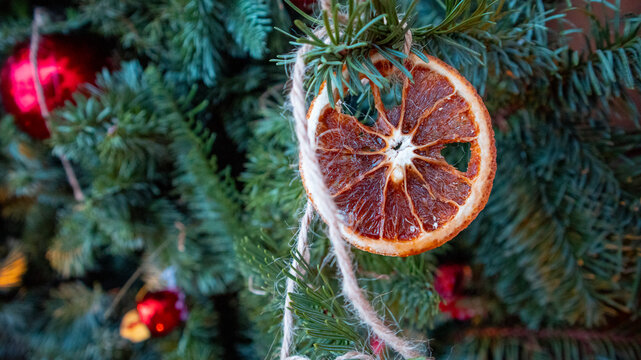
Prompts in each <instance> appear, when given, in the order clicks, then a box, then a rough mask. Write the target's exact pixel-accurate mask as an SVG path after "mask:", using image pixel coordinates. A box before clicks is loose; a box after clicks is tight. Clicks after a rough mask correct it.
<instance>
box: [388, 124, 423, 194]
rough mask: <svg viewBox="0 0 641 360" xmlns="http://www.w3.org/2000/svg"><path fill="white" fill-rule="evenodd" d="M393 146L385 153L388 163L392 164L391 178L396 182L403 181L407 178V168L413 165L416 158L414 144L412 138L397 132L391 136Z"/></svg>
mask: <svg viewBox="0 0 641 360" xmlns="http://www.w3.org/2000/svg"><path fill="white" fill-rule="evenodd" d="M390 141H391V144H392V146H391V147H390V148H389V149H388V150H387V151H386V152H385V156H386V157H387V161H389V162H390V163H391V164H392V174H391V178H392V180H393V181H394V182H399V181H402V180H403V178H405V167H406V166H407V165H410V164H411V163H412V159H413V158H414V157H415V156H416V154H414V149H416V146H414V144H412V138H411V136H409V135H403V134H401V132H400V131H399V130H395V131H394V133H393V134H392V136H391V139H390Z"/></svg>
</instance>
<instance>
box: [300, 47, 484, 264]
mask: <svg viewBox="0 0 641 360" xmlns="http://www.w3.org/2000/svg"><path fill="white" fill-rule="evenodd" d="M425 57H426V58H427V59H429V62H425V61H423V60H422V59H421V58H419V57H418V56H416V55H415V54H410V55H409V57H408V59H407V60H406V61H405V64H404V65H405V67H406V68H407V69H409V71H410V72H411V74H412V81H410V79H409V78H408V77H406V76H403V75H402V73H401V72H400V71H399V70H398V69H397V68H396V67H394V66H393V65H392V64H391V62H390V61H389V60H387V59H385V58H383V57H382V56H381V55H379V54H375V55H373V57H372V62H373V64H374V66H376V68H377V69H378V70H379V72H381V74H382V75H383V76H386V77H395V78H396V77H397V78H402V96H401V99H400V104H399V105H397V106H394V107H391V106H390V107H386V106H385V105H384V103H383V100H382V97H381V90H380V89H379V88H378V87H377V86H376V85H375V84H374V83H373V82H371V81H370V86H371V89H372V95H373V97H374V101H375V104H376V105H375V107H376V110H377V111H378V114H379V116H378V118H377V119H373V120H374V123H373V124H372V125H371V126H368V125H365V124H363V123H361V122H360V121H359V120H358V119H357V118H356V117H354V116H352V115H349V114H346V113H344V112H343V109H342V108H343V107H344V106H342V104H341V103H340V102H336V103H335V104H334V105H335V106H334V107H332V106H331V104H330V97H329V96H328V94H327V93H328V92H327V91H326V89H325V87H326V84H323V85H322V86H321V89H320V91H319V94H318V96H317V97H316V98H315V99H314V101H313V102H312V104H311V106H310V108H309V111H308V112H307V130H308V134H307V136H308V137H309V138H310V139H312V140H313V149H314V150H315V155H316V159H317V161H318V163H319V165H320V170H321V173H322V176H323V179H322V180H323V181H324V183H325V184H324V185H325V186H326V188H327V190H329V195H330V196H331V200H332V201H333V202H334V203H335V205H336V207H337V214H336V215H338V217H339V218H340V219H341V220H342V221H341V231H342V234H343V237H344V238H345V239H346V240H347V241H349V242H350V243H351V244H353V245H354V246H356V247H358V248H360V249H363V250H365V251H369V252H372V253H377V254H381V255H390V256H409V255H414V254H419V253H422V252H424V251H427V250H430V249H433V248H435V247H438V246H440V245H442V244H443V243H445V242H447V241H449V240H450V239H452V238H453V237H454V236H456V235H457V234H458V233H459V232H460V231H461V230H463V229H465V228H466V227H467V226H468V225H469V224H470V223H471V222H472V220H474V218H475V217H476V216H477V215H478V213H479V212H480V211H481V210H482V209H483V207H484V206H485V204H486V203H487V199H488V197H489V195H490V191H491V189H492V182H493V180H494V173H495V171H496V149H495V147H494V131H493V130H492V124H491V121H490V116H489V114H488V112H487V109H486V108H485V104H483V101H482V99H481V98H480V97H479V95H478V94H477V93H476V90H474V88H473V87H472V85H471V84H470V83H469V82H468V81H467V80H466V79H465V78H464V77H463V76H461V74H459V73H458V71H456V70H455V69H453V68H452V67H451V66H449V65H447V64H445V63H444V62H443V61H441V60H439V59H437V58H435V57H432V56H429V55H425ZM348 75H349V74H345V76H346V77H347V76H348ZM363 81H368V80H367V78H363ZM334 92H335V94H334V95H337V94H338V91H337V89H334ZM336 98H337V97H336ZM332 101H334V99H332ZM452 143H459V144H461V145H465V146H468V147H469V149H470V153H471V155H470V160H469V162H468V163H467V164H466V166H465V170H459V169H457V168H456V167H454V166H453V165H451V164H449V163H448V162H447V161H446V159H445V157H444V156H443V155H442V154H441V151H442V150H444V149H445V146H446V145H449V144H452ZM300 167H301V178H302V180H303V185H304V186H305V189H306V190H307V193H308V195H309V198H310V199H311V201H312V202H313V203H314V205H315V206H320V207H319V210H322V209H323V208H326V209H327V208H329V207H328V206H326V205H325V204H326V201H327V200H326V199H325V196H324V193H325V190H324V189H323V187H321V186H320V184H318V182H317V181H308V180H307V177H306V176H307V174H308V173H311V172H312V171H313V170H312V168H310V163H309V162H302V161H301V165H300ZM320 214H321V216H324V214H323V212H322V211H320ZM325 215H327V214H325Z"/></svg>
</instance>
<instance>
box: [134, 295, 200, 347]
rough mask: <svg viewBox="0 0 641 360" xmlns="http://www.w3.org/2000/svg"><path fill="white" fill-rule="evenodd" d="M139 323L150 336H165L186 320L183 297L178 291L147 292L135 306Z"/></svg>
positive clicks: (185, 307) (186, 313)
mask: <svg viewBox="0 0 641 360" xmlns="http://www.w3.org/2000/svg"><path fill="white" fill-rule="evenodd" d="M136 309H137V310H138V314H139V316H140V321H141V322H142V323H143V324H145V325H147V327H148V328H149V331H150V332H151V335H152V336H157V337H158V336H165V335H167V334H169V333H170V332H171V331H172V330H173V329H174V328H175V327H176V326H178V325H180V323H182V322H183V321H185V320H187V315H188V311H187V306H186V305H185V295H184V294H183V293H182V292H180V291H179V290H174V289H171V290H163V291H155V292H148V293H147V294H145V296H144V297H143V299H142V300H141V301H139V302H138V304H137V305H136Z"/></svg>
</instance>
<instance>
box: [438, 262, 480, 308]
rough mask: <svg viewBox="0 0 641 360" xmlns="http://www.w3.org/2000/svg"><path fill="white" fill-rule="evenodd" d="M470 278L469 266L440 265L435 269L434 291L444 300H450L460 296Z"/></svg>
mask: <svg viewBox="0 0 641 360" xmlns="http://www.w3.org/2000/svg"><path fill="white" fill-rule="evenodd" d="M471 278H472V268H470V266H469V265H460V264H448V265H441V266H439V267H438V269H436V277H435V279H434V289H435V290H436V292H437V293H438V294H439V295H441V298H443V299H444V300H446V301H448V300H452V299H454V298H455V297H457V296H459V295H460V294H461V292H462V291H463V288H464V286H465V284H466V283H467V282H469V281H470V279H471Z"/></svg>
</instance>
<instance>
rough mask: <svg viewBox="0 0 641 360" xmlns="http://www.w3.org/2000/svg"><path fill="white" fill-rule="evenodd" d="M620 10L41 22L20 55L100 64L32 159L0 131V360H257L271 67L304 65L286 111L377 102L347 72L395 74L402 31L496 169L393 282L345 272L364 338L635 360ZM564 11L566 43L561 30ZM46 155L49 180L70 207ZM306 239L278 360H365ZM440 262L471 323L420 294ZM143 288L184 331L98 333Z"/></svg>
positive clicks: (274, 344) (632, 136)
mask: <svg viewBox="0 0 641 360" xmlns="http://www.w3.org/2000/svg"><path fill="white" fill-rule="evenodd" d="M623 3H624V1H605V0H598V1H597V0H593V1H590V0H585V1H583V0H577V1H543V0H527V1H524V0H495V1H490V0H443V1H441V0H422V1H398V2H396V1H392V0H369V1H356V0H345V1H333V2H332V12H333V14H332V17H333V18H336V17H337V16H338V13H339V12H342V13H345V14H346V15H347V16H346V22H344V23H339V22H331V21H330V17H329V16H328V14H327V13H323V12H321V11H319V9H318V4H317V5H316V8H315V11H314V12H313V13H312V14H307V13H304V12H303V11H299V10H297V9H294V8H292V6H291V5H292V4H291V3H289V2H288V1H282V0H240V1H232V0H153V1H145V2H140V1H135V0H124V1H120V0H69V1H66V2H64V3H63V4H60V5H57V6H50V5H47V6H50V7H48V8H47V9H46V10H47V22H46V24H45V25H44V27H43V32H44V33H86V32H91V33H94V34H95V35H97V36H100V37H104V38H106V39H108V41H106V42H105V43H109V42H111V43H113V44H115V45H114V49H113V55H112V61H113V62H114V64H113V65H114V66H112V67H111V68H110V69H104V70H103V71H102V72H101V73H99V74H98V77H97V80H96V82H95V84H94V85H87V86H85V87H84V89H83V90H82V91H80V92H78V93H76V94H75V95H74V101H73V102H68V103H67V104H66V105H65V106H64V107H62V108H59V109H55V111H53V112H52V119H51V123H50V127H51V129H52V137H51V138H50V139H48V140H46V141H36V140H33V139H31V138H30V137H29V136H28V135H26V134H24V133H22V132H21V131H19V130H18V129H17V127H16V126H15V125H14V119H13V117H12V116H11V115H9V114H6V112H5V111H4V110H2V109H0V260H1V259H4V258H5V257H8V256H9V254H12V253H15V251H16V250H17V249H19V250H20V251H21V252H23V253H24V254H25V256H26V259H27V262H28V269H27V273H26V274H25V275H24V277H23V279H22V284H21V285H20V286H18V287H6V288H3V287H0V357H1V358H8V359H23V358H60V359H67V358H68V359H105V358H123V359H125V358H127V359H129V358H134V359H156V358H168V359H192V358H193V359H204V358H213V359H220V358H222V359H238V358H247V359H266V358H268V359H271V358H276V357H277V354H278V352H279V348H278V347H279V346H278V344H279V343H280V337H281V335H282V334H281V330H282V329H281V324H280V322H281V319H282V306H283V301H284V291H285V282H286V279H287V278H288V276H291V275H289V273H288V269H289V267H288V266H289V264H290V261H291V259H292V258H293V257H300V254H297V253H296V252H295V251H293V250H292V247H291V244H292V243H293V241H294V238H295V236H296V234H297V228H298V220H299V217H300V216H301V214H302V211H303V207H304V204H305V202H306V195H305V191H304V189H303V187H302V184H301V181H300V178H299V176H298V175H299V174H298V166H297V161H298V160H297V158H298V150H297V144H296V142H295V137H294V134H293V124H292V122H291V113H290V109H289V106H288V104H287V100H286V96H285V94H286V92H287V89H288V85H287V83H286V80H287V75H288V74H287V72H286V71H285V70H284V69H283V67H282V66H275V64H274V63H278V64H279V65H290V64H291V63H292V60H293V59H294V58H293V55H292V54H293V50H294V46H298V45H303V44H309V45H311V46H312V50H311V51H310V52H309V53H308V54H307V56H306V62H307V65H308V69H309V72H308V78H307V79H306V80H307V85H308V89H309V97H310V98H311V97H313V96H314V95H316V94H317V92H318V89H319V88H320V86H321V84H322V83H323V82H326V83H327V84H328V85H329V87H335V88H337V89H338V90H339V92H340V95H341V96H342V97H345V98H347V97H349V96H360V95H362V93H367V91H368V87H367V86H365V85H363V84H362V83H361V82H360V81H358V79H359V74H363V75H366V76H368V77H369V78H370V79H371V80H372V81H373V82H375V83H376V84H377V85H380V86H381V87H383V88H385V87H387V88H389V87H391V85H392V83H391V81H390V80H389V79H386V78H385V77H383V76H382V75H381V74H380V73H378V71H377V70H376V69H375V68H374V67H373V65H372V63H371V61H370V59H369V54H370V51H372V50H376V51H378V52H379V53H381V54H383V55H384V56H385V57H387V58H389V59H391V60H393V63H394V65H395V66H397V67H398V68H399V69H401V70H402V71H406V69H404V67H403V59H404V58H405V57H406V56H405V55H404V54H403V52H402V50H403V43H404V39H405V33H406V31H407V30H408V29H411V31H412V36H413V40H414V43H413V46H412V49H411V50H412V52H414V53H415V54H417V55H419V56H422V54H423V52H425V53H429V54H431V55H434V56H437V57H439V58H441V59H443V60H444V61H445V62H447V63H449V64H450V65H452V66H453V67H455V68H457V69H458V70H459V71H461V73H462V74H464V75H465V76H466V77H467V78H468V79H469V80H470V81H471V82H472V83H473V85H474V86H475V87H476V88H477V89H478V91H479V93H480V94H481V95H482V97H483V99H484V101H485V103H486V104H487V106H488V109H489V111H490V113H491V115H492V118H493V121H494V125H495V132H496V141H497V153H498V159H497V160H498V169H497V174H496V179H495V182H494V187H493V192H492V195H491V198H490V201H489V203H488V205H487V206H486V208H485V210H484V211H483V212H482V213H481V215H480V216H479V217H478V219H477V220H475V222H474V223H472V225H471V226H470V227H469V228H468V229H467V230H465V231H464V232H463V233H461V234H460V235H459V236H458V238H457V239H456V240H454V241H452V242H450V243H448V244H447V245H445V246H443V247H441V248H439V249H436V250H433V251H430V252H428V253H424V254H421V255H417V256H413V257H409V258H389V257H383V256H378V255H373V254H369V253H365V252H362V251H359V250H355V249H354V250H353V251H352V252H353V254H354V258H355V269H356V272H357V275H358V277H359V284H360V285H361V286H362V287H363V288H364V289H365V290H366V291H367V294H368V296H369V299H370V301H372V303H373V305H374V307H375V308H376V310H377V311H378V313H379V315H380V316H381V317H382V318H383V319H384V320H385V321H386V322H387V323H390V324H396V325H398V328H401V329H404V330H403V335H406V336H408V337H410V338H415V339H419V340H422V341H424V342H425V348H426V350H428V351H427V353H428V354H431V355H434V356H435V357H436V358H452V359H476V358H480V359H486V358H487V359H489V358H491V359H636V358H639V357H641V350H640V349H641V338H639V335H638V334H639V331H638V330H639V326H640V325H641V323H640V322H639V315H641V314H640V313H639V308H640V307H641V303H640V302H641V299H640V297H641V258H640V256H639V251H640V249H641V210H640V209H641V170H640V169H641V151H640V147H639V144H640V143H641V131H640V130H639V129H640V128H639V126H640V125H639V112H638V109H637V106H638V104H635V96H636V97H638V91H639V90H641V36H640V35H641V14H638V13H637V14H628V13H625V12H622V11H621V10H620V8H621V6H622V5H624V4H623ZM32 10H33V3H32V2H31V1H27V2H25V3H24V4H23V5H10V6H9V5H8V6H5V5H4V4H3V5H0V56H2V58H3V59H4V58H5V57H6V56H8V55H9V54H10V53H11V49H12V48H13V46H14V45H16V44H18V43H20V42H23V41H27V40H28V39H29V36H30V32H31V17H32ZM577 13H581V14H584V15H585V17H586V19H587V20H588V22H589V26H588V27H578V26H575V25H574V24H572V23H571V21H570V19H571V18H572V16H573V14H577ZM317 26H324V27H326V28H327V29H328V36H327V40H326V41H325V40H324V39H320V38H319V37H318V36H316V35H314V34H313V30H314V28H316V27H317ZM275 29H278V30H280V31H277V30H275ZM290 34H293V35H290ZM577 39H579V42H577ZM288 41H291V43H288ZM578 43H580V44H579V45H577V44H578ZM101 44H102V43H101ZM79 56H81V54H79ZM274 58H277V60H275V61H270V59H274ZM343 68H345V69H346V70H347V73H348V74H350V76H349V78H346V77H344V76H343V75H342V71H341V70H342V69H343ZM364 98H366V97H362V96H361V100H362V99H364ZM637 101H638V100H637ZM56 155H64V156H66V157H67V158H68V159H70V160H71V162H72V166H73V167H74V170H75V171H76V173H77V175H78V178H79V181H80V186H81V188H82V190H83V191H84V193H85V195H86V200H85V201H83V202H77V201H75V200H74V198H73V196H72V193H71V189H70V188H69V186H68V183H67V179H66V177H65V173H64V171H63V169H62V166H61V164H60V161H59V159H58V157H57V156H56ZM311 228H312V229H311V232H310V241H311V244H312V249H311V259H310V260H309V261H308V262H303V265H304V269H305V271H304V274H299V275H300V276H299V277H295V280H296V281H297V286H298V291H297V293H295V294H294V295H292V309H293V311H294V313H295V315H296V317H295V318H296V320H295V321H296V325H297V337H296V338H295V349H296V353H297V354H301V355H306V356H309V357H310V358H312V359H317V358H318V359H321V358H333V357H335V356H338V355H340V354H343V353H345V352H348V351H353V350H356V351H361V352H363V353H367V354H373V353H374V352H375V350H374V348H373V346H372V341H374V340H375V339H372V338H371V336H370V334H369V332H368V329H367V328H366V327H365V326H364V325H363V324H361V323H360V322H359V320H358V317H357V315H356V314H355V313H354V312H353V311H352V309H351V308H350V306H349V305H348V303H347V302H346V300H345V298H344V297H343V295H342V294H341V292H340V279H339V278H338V275H337V269H336V266H335V264H334V259H333V258H332V256H331V255H330V253H331V252H330V244H329V242H328V241H327V239H326V237H325V236H324V235H323V233H324V225H323V223H322V221H320V219H317V218H316V219H314V221H313V223H312V226H311ZM0 263H2V262H1V261H0ZM450 263H465V264H470V265H471V266H472V267H471V268H472V269H473V270H472V271H473V273H474V275H473V276H474V279H473V282H472V284H468V287H467V288H466V292H465V294H464V296H465V297H466V299H468V300H470V299H471V301H470V303H473V304H475V305H474V306H477V307H478V308H479V309H480V310H479V309H477V310H479V311H477V315H476V316H475V317H474V318H473V319H472V320H471V321H455V320H453V319H452V318H451V317H449V316H448V315H447V314H445V313H444V312H443V311H441V310H439V303H440V302H441V298H440V297H439V295H438V293H437V292H436V287H435V284H434V283H435V280H434V278H435V273H436V271H437V268H438V266H439V265H442V264H450ZM163 271H164V272H167V271H169V272H173V273H175V275H176V285H177V286H178V287H179V288H180V289H181V290H182V291H184V292H185V294H186V298H187V304H188V307H189V311H190V315H189V318H188V320H187V322H186V323H185V325H184V326H183V327H181V328H180V329H179V330H176V331H174V332H172V333H171V334H170V335H169V336H167V337H164V338H154V339H150V340H147V341H145V342H143V343H139V344H133V343H131V342H129V341H128V340H126V339H123V338H122V337H121V336H120V335H119V334H118V327H119V324H120V320H121V319H122V316H123V315H124V314H125V313H126V312H127V311H128V310H130V309H133V308H134V307H135V299H136V293H137V292H138V291H139V290H140V289H141V288H142V287H143V286H146V287H149V288H154V287H156V288H158V287H162V286H163V285H162V283H163V275H161V274H162V273H163ZM138 275H141V276H140V277H138ZM0 277H1V269H0ZM128 280H129V282H133V285H132V286H131V287H129V288H127V287H125V284H126V283H127V282H128ZM380 357H381V358H383V359H395V358H398V356H397V354H394V353H393V352H392V351H391V350H390V349H388V348H383V350H382V354H381V355H380Z"/></svg>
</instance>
